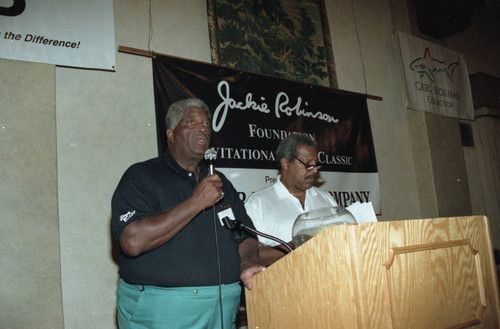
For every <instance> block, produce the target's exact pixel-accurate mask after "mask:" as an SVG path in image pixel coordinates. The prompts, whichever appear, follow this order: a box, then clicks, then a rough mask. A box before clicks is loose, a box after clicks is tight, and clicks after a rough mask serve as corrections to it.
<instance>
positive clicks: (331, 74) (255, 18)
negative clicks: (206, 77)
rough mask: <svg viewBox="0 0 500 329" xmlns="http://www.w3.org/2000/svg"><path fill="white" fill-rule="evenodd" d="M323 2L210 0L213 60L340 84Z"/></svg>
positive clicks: (316, 0)
mask: <svg viewBox="0 0 500 329" xmlns="http://www.w3.org/2000/svg"><path fill="white" fill-rule="evenodd" d="M322 1H323V0H320V1H318V0H302V1H300V0H295V1H293V0H245V1H241V0H216V1H215V0H211V1H209V26H210V27H211V29H210V33H211V48H212V61H213V62H215V63H216V64H221V65H225V66H229V67H232V68H236V69H240V70H245V71H250V72H256V73H263V74H268V75H273V76H277V77H282V78H286V79H290V80H296V81H301V82H306V83H312V84H320V85H325V86H330V87H334V88H337V82H336V77H335V68H334V65H333V53H332V50H331V41H330V35H329V32H328V24H327V21H326V11H325V9H324V4H323V2H322ZM210 18H212V19H213V21H212V22H210ZM325 32H326V33H327V34H326V35H325ZM215 34H216V35H215ZM325 41H326V42H325ZM214 49H215V52H214ZM214 54H215V57H216V58H214ZM217 61H219V62H217Z"/></svg>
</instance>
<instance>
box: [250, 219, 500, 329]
mask: <svg viewBox="0 0 500 329" xmlns="http://www.w3.org/2000/svg"><path fill="white" fill-rule="evenodd" d="M252 285H253V288H252V290H250V291H249V290H246V291H245V297H246V306H247V318H248V328H249V329H336V328H346V329H355V328H363V329H378V328H394V329H412V328H415V329H417V328H418V329H432V328H500V310H499V301H498V285H497V277H496V269H495V263H494V259H493V246H492V243H491V237H490V230H489V225H488V219H487V217H484V216H469V217H453V218H434V219H419V220H404V221H390V222H389V221H388V222H378V223H360V224H349V225H340V226H330V227H328V228H327V229H325V230H324V231H322V232H321V233H320V234H318V235H317V236H315V237H314V238H312V239H311V240H309V241H307V242H306V243H305V244H303V245H301V246H300V247H298V248H297V249H295V250H294V251H293V252H291V253H290V254H288V255H287V256H285V257H283V258H282V259H280V260H279V261H277V262H276V263H274V264H273V265H271V266H269V267H268V268H266V270H265V271H263V272H261V273H259V274H258V275H257V276H255V277H254V278H253V279H252Z"/></svg>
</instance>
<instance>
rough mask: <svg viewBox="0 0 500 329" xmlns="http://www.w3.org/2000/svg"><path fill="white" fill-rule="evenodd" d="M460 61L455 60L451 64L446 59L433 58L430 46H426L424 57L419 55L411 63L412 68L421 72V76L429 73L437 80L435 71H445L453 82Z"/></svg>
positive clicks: (430, 76)
mask: <svg viewBox="0 0 500 329" xmlns="http://www.w3.org/2000/svg"><path fill="white" fill-rule="evenodd" d="M458 65H459V63H458V62H453V63H451V64H448V65H446V63H445V62H444V61H441V60H439V59H436V58H433V57H432V56H431V51H430V50H429V48H425V51H424V57H419V58H417V59H415V60H414V61H413V62H411V63H410V69H411V70H412V71H415V72H417V73H419V74H420V77H423V76H424V75H427V76H428V77H429V79H431V81H432V82H436V78H435V77H434V73H436V74H437V73H441V72H445V73H446V75H447V76H448V79H450V81H451V82H453V73H454V72H455V69H456V68H457V67H458Z"/></svg>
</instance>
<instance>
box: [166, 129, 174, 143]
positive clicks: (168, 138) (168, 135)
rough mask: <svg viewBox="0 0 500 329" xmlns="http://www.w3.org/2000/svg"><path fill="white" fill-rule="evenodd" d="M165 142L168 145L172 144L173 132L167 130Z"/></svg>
mask: <svg viewBox="0 0 500 329" xmlns="http://www.w3.org/2000/svg"><path fill="white" fill-rule="evenodd" d="M166 134H167V141H168V143H169V144H172V143H173V142H174V131H173V130H172V129H167V132H166Z"/></svg>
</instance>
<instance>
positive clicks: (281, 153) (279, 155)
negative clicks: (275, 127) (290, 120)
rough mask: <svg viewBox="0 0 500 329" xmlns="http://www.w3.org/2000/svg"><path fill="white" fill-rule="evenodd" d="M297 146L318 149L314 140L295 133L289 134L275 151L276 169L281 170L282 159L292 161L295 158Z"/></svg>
mask: <svg viewBox="0 0 500 329" xmlns="http://www.w3.org/2000/svg"><path fill="white" fill-rule="evenodd" d="M298 145H306V146H311V147H314V148H318V145H317V144H316V142H315V141H314V139H312V138H311V136H308V135H305V134H297V133H294V134H290V135H288V136H287V137H286V138H285V139H283V140H282V141H281V142H280V144H279V145H278V149H277V150H276V162H278V168H281V159H283V158H285V159H287V160H288V161H293V159H294V157H296V156H297V146H298Z"/></svg>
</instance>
